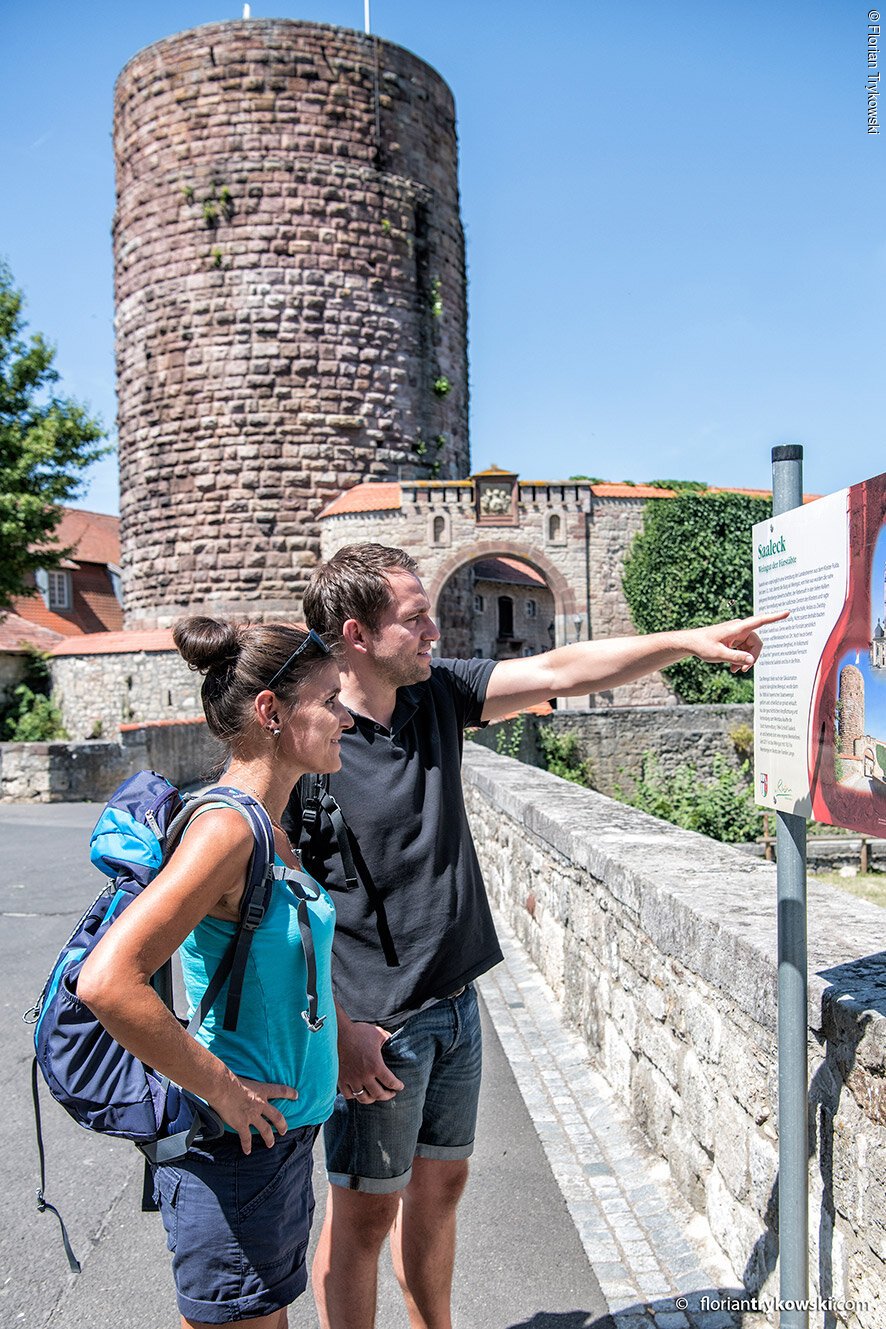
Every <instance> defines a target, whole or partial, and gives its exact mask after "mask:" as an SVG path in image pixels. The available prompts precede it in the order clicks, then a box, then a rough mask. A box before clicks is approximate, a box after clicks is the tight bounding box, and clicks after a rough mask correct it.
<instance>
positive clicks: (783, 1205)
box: [772, 444, 809, 1329]
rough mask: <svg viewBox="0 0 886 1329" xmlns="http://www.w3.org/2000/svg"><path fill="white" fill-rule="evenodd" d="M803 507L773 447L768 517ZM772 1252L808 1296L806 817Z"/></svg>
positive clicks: (793, 917)
mask: <svg viewBox="0 0 886 1329" xmlns="http://www.w3.org/2000/svg"><path fill="white" fill-rule="evenodd" d="M802 502H803V449H802V447H799V446H798V445H797V444H789V445H786V446H783V447H778V448H773V449H772V514H773V516H776V517H777V516H779V515H780V514H781V513H783V512H788V511H790V509H791V508H797V507H800V505H801V504H802ZM775 823H776V824H775V844H776V851H777V855H778V863H777V867H776V872H777V882H778V1250H779V1294H780V1298H781V1301H782V1302H783V1303H784V1302H788V1301H790V1302H793V1303H794V1304H795V1305H796V1304H797V1303H800V1304H802V1303H803V1302H804V1301H805V1300H806V1299H807V1297H808V1295H809V1200H808V1192H809V1181H808V1164H809V1140H808V1128H807V1112H808V1108H807V1100H808V1092H809V1091H808V1083H809V1081H808V1070H807V1060H806V1021H807V1015H806V1011H807V959H806V818H805V817H796V816H794V815H793V813H788V812H777V813H776V817H775ZM779 1324H780V1325H781V1329H807V1326H808V1324H809V1315H808V1312H807V1311H806V1310H797V1309H791V1310H787V1309H785V1310H781V1311H780V1313H779Z"/></svg>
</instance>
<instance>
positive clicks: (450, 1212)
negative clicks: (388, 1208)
mask: <svg viewBox="0 0 886 1329" xmlns="http://www.w3.org/2000/svg"><path fill="white" fill-rule="evenodd" d="M467 1180H468V1163H467V1159H451V1160H443V1159H438V1158H416V1160H415V1162H414V1163H413V1165H412V1177H411V1179H410V1182H409V1185H408V1186H407V1187H406V1189H405V1191H403V1198H402V1200H401V1202H400V1210H399V1212H398V1214H397V1218H396V1221H395V1223H394V1229H393V1231H392V1232H391V1253H392V1254H393V1257H394V1272H395V1273H396V1275H397V1281H398V1282H399V1284H400V1287H401V1288H402V1291H403V1298H404V1300H405V1302H406V1309H407V1310H408V1312H409V1323H410V1325H411V1326H412V1329H451V1326H452V1313H451V1312H452V1271H453V1267H454V1264H455V1211H456V1208H457V1206H458V1202H459V1200H460V1198H461V1195H462V1192H463V1191H464V1188H465V1185H466V1184H467Z"/></svg>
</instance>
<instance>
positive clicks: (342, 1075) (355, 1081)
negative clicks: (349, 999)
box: [336, 1006, 403, 1103]
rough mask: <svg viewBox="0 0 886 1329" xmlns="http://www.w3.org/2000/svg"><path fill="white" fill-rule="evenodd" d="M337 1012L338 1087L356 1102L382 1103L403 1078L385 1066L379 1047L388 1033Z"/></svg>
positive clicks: (338, 1010)
mask: <svg viewBox="0 0 886 1329" xmlns="http://www.w3.org/2000/svg"><path fill="white" fill-rule="evenodd" d="M336 1009H337V1014H338V1088H339V1092H340V1093H342V1094H344V1096H345V1098H353V1100H354V1102H355V1103H383V1102H385V1100H386V1099H388V1098H393V1097H394V1095H395V1094H396V1093H398V1092H399V1090H401V1089H402V1088H403V1081H402V1080H398V1079H397V1077H396V1075H394V1074H393V1072H392V1071H390V1070H389V1069H388V1067H387V1066H386V1065H385V1061H384V1058H383V1057H382V1055H381V1050H382V1048H383V1047H384V1045H385V1043H387V1041H388V1039H389V1038H390V1037H391V1035H390V1034H389V1033H388V1031H387V1030H386V1029H382V1028H381V1026H380V1025H377V1024H364V1023H361V1022H358V1021H354V1020H350V1019H348V1017H347V1015H345V1013H344V1011H343V1010H342V1009H341V1007H340V1006H337V1008H336Z"/></svg>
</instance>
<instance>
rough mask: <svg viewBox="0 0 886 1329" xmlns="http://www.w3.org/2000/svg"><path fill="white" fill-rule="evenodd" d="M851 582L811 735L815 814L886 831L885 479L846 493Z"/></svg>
mask: <svg viewBox="0 0 886 1329" xmlns="http://www.w3.org/2000/svg"><path fill="white" fill-rule="evenodd" d="M847 521H848V533H849V538H848V542H847V544H848V547H847V554H848V574H849V575H848V584H847V593H846V600H845V604H844V606H843V609H842V612H841V613H840V614H839V616H838V618H837V621H836V623H835V624H834V627H833V629H832V631H831V633H830V636H829V638H828V640H827V643H826V645H825V647H824V650H823V652H822V657H821V662H820V666H819V670H818V676H817V679H816V685H815V690H814V698H813V704H812V708H811V714H810V719H811V723H810V729H809V771H810V792H811V796H812V815H813V817H815V818H816V820H818V821H822V822H826V823H828V824H829V825H836V826H846V827H849V828H850V829H852V830H858V831H861V832H863V833H864V832H866V833H868V834H874V835H882V834H883V829H884V827H886V476H877V477H876V478H875V479H873V480H867V481H865V482H864V483H863V484H859V485H853V486H852V487H851V488H850V489H849V491H848V502H847Z"/></svg>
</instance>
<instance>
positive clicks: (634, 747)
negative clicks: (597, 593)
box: [476, 704, 754, 796]
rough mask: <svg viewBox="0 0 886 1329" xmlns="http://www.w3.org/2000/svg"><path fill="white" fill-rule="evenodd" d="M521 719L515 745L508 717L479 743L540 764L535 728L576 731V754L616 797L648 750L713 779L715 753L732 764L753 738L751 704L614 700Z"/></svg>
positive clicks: (667, 766)
mask: <svg viewBox="0 0 886 1329" xmlns="http://www.w3.org/2000/svg"><path fill="white" fill-rule="evenodd" d="M520 724H521V727H522V731H523V732H522V734H521V735H519V742H516V743H514V744H513V747H512V746H511V745H510V739H509V734H512V733H513V726H514V722H513V721H504V722H502V723H500V724H496V725H489V726H488V728H487V729H484V730H479V731H478V732H477V734H476V738H477V741H478V742H479V743H482V744H483V746H484V747H487V748H492V750H493V751H496V752H497V751H499V750H503V751H505V752H506V753H507V754H508V755H509V756H519V758H520V760H521V761H525V762H528V763H529V765H530V766H539V767H541V768H542V769H543V768H544V764H545V763H544V760H543V758H542V755H541V748H540V747H539V743H538V731H539V729H540V728H542V726H547V727H548V728H550V729H553V730H554V731H555V733H558V734H564V735H565V734H574V735H575V738H576V744H577V749H576V750H577V754H578V756H579V757H581V759H582V760H584V761H587V762H589V763H590V769H591V777H592V779H593V784H594V788H595V789H597V790H599V792H600V793H602V794H609V795H610V796H614V795H615V794H616V792H617V790H618V788H619V786H620V787H621V788H623V789H624V788H630V785H631V780H632V777H634V776H636V775H639V773H640V769H641V766H642V762H643V758H644V756H645V755H646V753H647V752H651V753H652V754H653V756H654V757H655V758H656V760H657V761H658V762H659V764H660V766H661V769H662V771H663V772H665V773H666V774H671V773H672V772H673V771H674V770H676V768H677V767H678V766H683V765H686V764H687V763H690V764H691V765H693V766H695V767H696V769H697V770H698V772H699V774H700V775H701V776H702V778H703V779H710V778H711V776H713V774H714V759H715V758H716V757H722V758H723V759H724V760H725V761H727V762H728V763H729V765H730V766H739V765H740V764H741V762H742V761H743V760H744V759H745V758H746V756H747V755H748V753H747V746H746V745H747V743H748V742H750V743H751V744H752V743H753V729H754V708H753V705H750V704H747V705H744V704H738V705H730V706H612V707H609V708H608V709H606V710H556V711H553V712H552V713H551V714H550V715H545V716H537V715H530V714H527V715H525V716H524V717H522V719H521V721H520ZM503 729H505V733H504V734H503V733H502V730H503ZM514 737H515V738H517V735H514ZM514 749H516V750H514Z"/></svg>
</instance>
